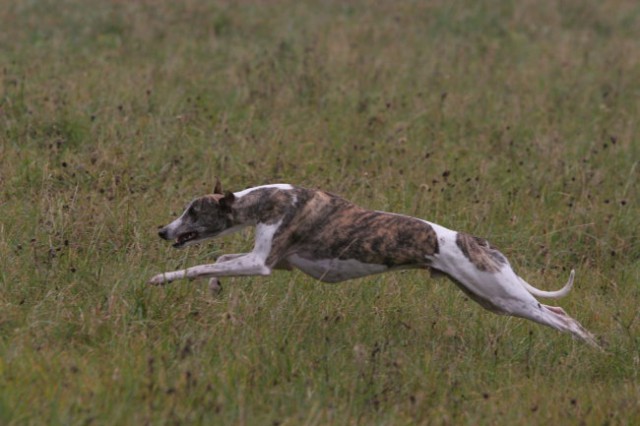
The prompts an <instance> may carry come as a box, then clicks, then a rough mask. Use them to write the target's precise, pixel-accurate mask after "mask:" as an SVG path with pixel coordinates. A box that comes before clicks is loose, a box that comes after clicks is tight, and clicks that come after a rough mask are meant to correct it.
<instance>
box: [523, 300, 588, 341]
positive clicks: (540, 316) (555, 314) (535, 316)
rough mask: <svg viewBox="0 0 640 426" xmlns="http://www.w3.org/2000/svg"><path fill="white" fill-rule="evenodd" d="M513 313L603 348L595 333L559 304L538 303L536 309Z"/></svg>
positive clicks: (529, 307)
mask: <svg viewBox="0 0 640 426" xmlns="http://www.w3.org/2000/svg"><path fill="white" fill-rule="evenodd" d="M512 315H514V316H518V317H522V318H526V319H530V320H532V321H535V322H538V323H540V324H544V325H547V326H549V327H551V328H555V329H556V330H559V331H563V332H566V333H571V334H572V335H573V336H575V337H577V338H579V339H581V340H583V341H585V342H586V343H588V344H589V345H591V346H593V347H596V348H599V349H601V348H600V345H599V344H598V343H597V341H596V339H595V337H594V335H593V334H591V333H590V332H589V331H588V330H587V329H585V328H584V327H583V326H582V324H580V323H579V322H578V321H577V320H575V319H574V318H572V317H570V316H569V315H568V314H567V313H566V312H565V311H564V309H562V308H561V307H559V306H549V305H543V304H541V303H538V305H537V306H536V308H534V309H531V306H528V307H527V308H526V309H523V310H514V312H512Z"/></svg>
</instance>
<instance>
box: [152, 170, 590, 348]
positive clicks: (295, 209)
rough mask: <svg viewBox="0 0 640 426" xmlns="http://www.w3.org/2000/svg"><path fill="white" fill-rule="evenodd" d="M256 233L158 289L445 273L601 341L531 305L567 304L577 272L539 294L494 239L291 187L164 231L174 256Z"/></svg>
mask: <svg viewBox="0 0 640 426" xmlns="http://www.w3.org/2000/svg"><path fill="white" fill-rule="evenodd" d="M247 226H255V228H256V231H255V246H254V248H253V250H252V251H251V252H250V253H242V254H227V255H223V256H221V257H219V258H218V259H217V261H216V262H215V263H213V264H207V265H199V266H194V267H191V268H187V269H184V270H180V271H173V272H165V273H162V274H158V275H156V276H154V277H153V278H151V280H150V281H149V283H150V284H155V285H159V284H164V283H168V282H171V281H174V280H177V279H181V278H199V277H210V278H211V281H212V282H211V284H212V285H215V284H216V283H217V278H218V277H224V276H247V275H269V274H271V271H273V270H274V269H288V270H291V269H293V268H298V269H300V270H301V271H302V272H304V273H305V274H307V275H310V276H312V277H313V278H315V279H317V280H319V281H323V282H330V283H336V282H340V281H344V280H348V279H352V278H358V277H364V276H366V275H371V274H377V273H381V272H387V271H395V270H400V269H410V268H419V269H426V270H431V271H432V272H433V273H436V274H444V275H446V276H448V277H449V278H451V280H452V281H453V282H454V283H455V284H457V286H458V287H460V289H461V290H462V291H463V292H464V293H466V294H467V295H468V296H469V297H470V298H471V299H473V300H474V301H476V302H478V303H479V304H480V305H481V306H482V307H484V308H486V309H488V310H490V311H492V312H494V313H497V314H503V315H513V316H516V317H521V318H526V319H528V320H531V321H535V322H537V323H540V324H544V325H547V326H549V327H552V328H555V329H556V330H560V331H563V332H568V333H571V334H573V335H574V336H576V337H578V338H580V339H582V340H584V341H586V342H587V343H589V344H591V345H593V346H598V344H597V343H596V341H595V339H594V337H593V335H592V334H591V333H589V332H588V331H587V330H586V329H585V328H583V327H582V325H580V323H579V322H578V321H576V320H575V319H573V318H571V317H570V316H569V315H567V313H566V312H565V311H564V310H563V309H562V308H560V307H556V306H547V305H543V304H541V303H539V302H538V301H537V300H536V299H535V298H534V297H533V296H538V297H544V298H560V297H563V296H565V295H567V294H568V293H569V291H570V290H571V287H572V286H573V280H574V275H575V271H573V270H572V271H571V273H570V274H569V280H568V281H567V283H566V284H565V286H564V287H563V288H562V289H560V290H557V291H543V290H539V289H537V288H535V287H533V286H531V285H529V284H528V283H527V282H525V281H524V280H523V279H522V278H520V277H519V276H518V275H517V274H516V273H515V272H514V271H513V269H512V268H511V265H510V264H509V261H508V260H507V258H506V257H505V256H504V255H503V254H502V253H500V252H499V251H498V250H497V249H496V248H494V247H493V246H491V245H490V244H489V243H488V242H487V241H486V240H484V239H482V238H478V237H474V236H471V235H469V234H465V233H462V232H456V231H452V230H450V229H447V228H445V227H443V226H440V225H437V224H435V223H431V222H427V221H426V220H422V219H417V218H414V217H411V216H405V215H401V214H394V213H386V212H382V211H372V210H366V209H363V208H361V207H358V206H357V205H355V204H353V203H351V202H349V201H347V200H345V199H343V198H341V197H339V196H336V195H333V194H330V193H328V192H324V191H320V190H313V189H306V188H300V187H297V186H293V185H289V184H275V185H264V186H258V187H255V188H249V189H245V190H244V191H240V192H235V193H232V192H226V193H223V191H222V188H221V185H220V181H219V180H218V181H217V182H216V186H215V189H214V192H213V194H210V195H205V196H203V197H200V198H197V199H195V200H193V201H192V202H191V203H190V204H189V205H188V206H187V208H186V210H185V211H184V213H182V215H181V216H180V217H179V218H177V219H176V220H174V221H173V222H171V223H170V224H169V225H167V226H165V227H163V228H162V229H160V231H159V235H160V237H161V238H163V239H165V240H175V243H174V244H173V247H176V248H181V247H186V246H188V245H191V244H195V243H197V242H200V241H203V240H206V239H209V238H214V237H219V236H222V235H227V234H230V233H232V232H236V231H238V230H240V229H242V228H244V227H247Z"/></svg>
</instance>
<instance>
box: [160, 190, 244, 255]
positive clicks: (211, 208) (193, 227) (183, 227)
mask: <svg viewBox="0 0 640 426" xmlns="http://www.w3.org/2000/svg"><path fill="white" fill-rule="evenodd" d="M234 201H235V196H234V195H233V193H231V192H227V193H226V194H223V193H222V188H221V186H220V181H217V182H216V187H215V190H214V193H213V194H210V195H205V196H203V197H200V198H196V199H195V200H193V201H192V202H191V203H189V205H188V206H187V208H186V209H185V210H184V212H183V213H182V215H180V217H179V218H177V219H176V220H174V221H173V222H171V223H170V224H168V225H167V226H165V227H163V228H161V229H160V231H158V235H159V236H160V238H162V239H165V240H175V243H174V244H173V247H175V248H182V247H186V246H188V245H192V244H195V243H197V242H200V241H203V240H206V239H209V238H214V237H217V236H218V235H220V234H222V233H224V232H225V231H226V230H228V229H230V228H232V227H233V216H232V205H233V202H234Z"/></svg>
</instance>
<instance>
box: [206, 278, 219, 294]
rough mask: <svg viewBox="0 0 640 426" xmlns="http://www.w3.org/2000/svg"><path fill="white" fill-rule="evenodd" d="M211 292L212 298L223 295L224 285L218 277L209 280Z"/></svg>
mask: <svg viewBox="0 0 640 426" xmlns="http://www.w3.org/2000/svg"><path fill="white" fill-rule="evenodd" d="M209 291H210V292H211V295H212V296H218V295H219V294H220V293H222V283H221V282H220V280H219V279H218V278H216V277H213V278H211V279H210V280H209Z"/></svg>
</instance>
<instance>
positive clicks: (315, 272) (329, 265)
mask: <svg viewBox="0 0 640 426" xmlns="http://www.w3.org/2000/svg"><path fill="white" fill-rule="evenodd" d="M287 262H288V263H289V264H290V265H291V266H295V267H296V268H298V269H300V270H301V271H302V272H304V273H305V274H307V275H310V276H312V277H313V278H315V279H317V280H320V281H324V282H328V283H337V282H340V281H345V280H350V279H352V278H358V277H364V276H367V275H372V274H379V273H381V272H385V271H388V270H389V267H387V266H386V265H378V264H374V263H363V262H360V261H358V260H355V259H307V258H304V257H301V256H298V255H292V256H289V257H287Z"/></svg>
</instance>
